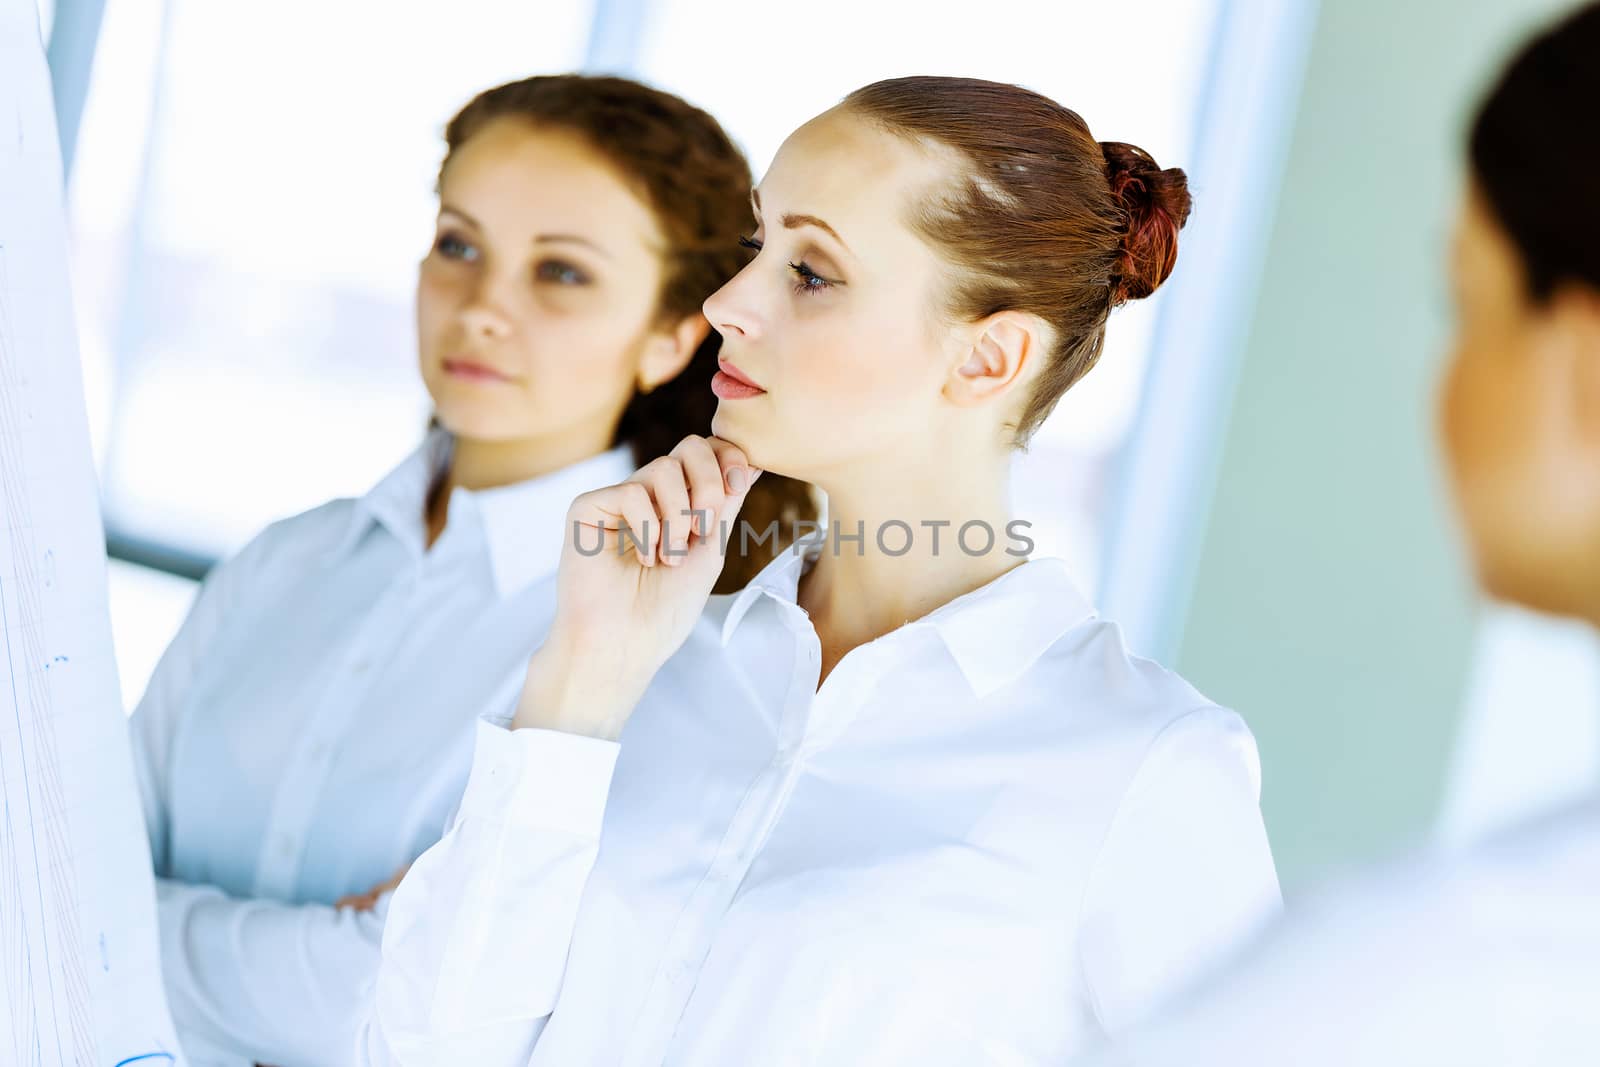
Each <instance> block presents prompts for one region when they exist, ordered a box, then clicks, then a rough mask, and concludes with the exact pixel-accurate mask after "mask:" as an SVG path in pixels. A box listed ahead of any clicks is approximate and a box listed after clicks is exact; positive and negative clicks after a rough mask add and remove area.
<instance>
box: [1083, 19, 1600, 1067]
mask: <svg viewBox="0 0 1600 1067" xmlns="http://www.w3.org/2000/svg"><path fill="white" fill-rule="evenodd" d="M1597 105H1600V5H1597V4H1589V5H1587V6H1585V7H1584V8H1582V9H1580V10H1579V11H1578V12H1576V13H1575V14H1573V15H1571V16H1570V17H1569V18H1568V19H1567V20H1566V21H1564V22H1562V23H1561V24H1560V25H1558V26H1556V27H1555V28H1553V29H1551V30H1549V31H1547V32H1546V33H1544V34H1543V35H1541V36H1540V37H1538V38H1537V39H1536V40H1534V41H1533V42H1532V43H1531V44H1529V45H1528V46H1527V47H1526V48H1525V49H1524V50H1523V52H1522V53H1521V54H1520V55H1519V56H1518V57H1517V58H1516V60H1515V62H1513V63H1512V64H1511V66H1510V68H1509V69H1508V70H1507V71H1506V72H1505V74H1504V75H1503V76H1502V77H1501V79H1500V81H1499V83H1498V84H1497V85H1496V86H1495V88H1494V89H1493V91H1492V92H1491V93H1490V94H1489V97H1488V99H1487V101H1486V102H1485V103H1484V104H1483V106H1482V108H1481V110H1480V111H1479V112H1478V115H1477V118H1476V121H1475V124H1474V126H1473V130H1472V136H1471V142H1470V181H1469V184H1468V189H1467V193H1466V196H1465V198H1464V200H1463V203H1462V206H1461V210H1460V216H1459V220H1458V223H1457V227H1456V238H1455V248H1454V255H1453V257H1452V262H1451V273H1452V278H1453V290H1454V297H1455V300H1454V302H1455V319H1456V334H1455V342H1454V345H1453V346H1452V351H1451V355H1450V362H1449V367H1448V370H1447V371H1446V373H1445V377H1444V382H1443V388H1442V389H1441V391H1440V403H1439V416H1440V417H1439V422H1440V430H1441V438H1442V440H1443V445H1444V452H1445V455H1446V457H1447V459H1448V465H1449V473H1450V479H1451V484H1452V487H1453V489H1454V491H1455V498H1456V501H1457V504H1458V508H1459V513H1460V518H1461V524H1462V528H1463V530H1464V532H1465V534H1466V538H1467V542H1468V545H1469V547H1470V551H1471V555H1472V558H1473V561H1474V564H1475V567H1476V571H1477V577H1478V582H1479V584H1480V586H1481V587H1482V588H1483V591H1484V592H1485V593H1486V594H1488V595H1489V596H1492V597H1496V598H1499V599H1502V600H1507V601H1510V602H1512V603H1516V604H1521V605H1523V606H1525V607H1529V608H1532V609H1534V610H1537V611H1542V612H1548V613H1551V614H1555V615H1563V616H1569V617H1572V618H1577V619H1582V620H1585V621H1587V622H1589V623H1590V624H1592V625H1594V626H1595V627H1597V628H1600V119H1597V118H1596V107H1597ZM1095 1062H1096V1063H1097V1064H1104V1065H1106V1067H1112V1065H1115V1067H1179V1065H1182V1067H1209V1065H1217V1067H1221V1065H1224V1064H1226V1065H1228V1067H1251V1065H1261V1067H1269V1065H1270V1067H1285V1065H1288V1064H1293V1065H1295V1067H1324V1065H1326V1067H1335V1065H1337V1067H1354V1065H1356V1064H1360V1065H1362V1067H1387V1065H1393V1067H1424V1065H1433V1064H1439V1065H1449V1067H1480V1065H1481V1067H1511V1065H1516V1067H1535V1065H1537V1067H1577V1065H1579V1064H1595V1063H1600V797H1597V796H1591V797H1589V798H1587V799H1585V800H1582V801H1579V802H1578V803H1575V804H1573V805H1571V806H1570V807H1566V808H1563V809H1562V810H1558V811H1552V812H1549V813H1547V814H1546V815H1545V816H1544V817H1543V818H1541V819H1539V820H1536V821H1534V822H1531V823H1529V824H1525V825H1523V826H1521V827H1519V828H1516V829H1514V830H1511V831H1508V832H1506V833H1503V834H1501V835H1498V836H1497V837H1496V838H1494V839H1493V840H1491V841H1488V842H1486V843H1485V844H1484V845H1482V846H1481V847H1479V848H1478V849H1476V850H1475V851H1473V852H1471V853H1468V854H1467V855H1465V856H1463V857H1460V858H1458V859H1455V860H1453V861H1450V862H1448V863H1440V864H1436V865H1433V866H1428V865H1423V864H1417V865H1414V866H1410V867H1406V866H1397V867H1396V868H1395V869H1393V870H1391V871H1388V872H1386V873H1384V874H1383V875H1382V876H1379V877H1375V878H1373V879H1371V880H1369V881H1367V882H1365V883H1359V884H1352V885H1350V886H1348V887H1346V888H1345V889H1344V890H1343V891H1342V892H1329V893H1327V894H1325V895H1324V896H1323V897H1322V898H1320V900H1319V901H1318V902H1316V903H1314V904H1313V905H1312V906H1310V907H1307V908H1304V909H1302V910H1300V911H1298V912H1297V913H1296V914H1295V916H1294V918H1293V919H1292V920H1289V921H1287V922H1285V923H1284V924H1283V925H1282V926H1281V927H1280V928H1279V930H1278V931H1277V932H1276V934H1275V935H1274V936H1273V937H1271V938H1269V939H1268V940H1267V941H1266V942H1265V943H1264V944H1263V945H1262V946H1261V947H1260V949H1259V950H1258V951H1257V952H1255V953H1254V954H1252V955H1251V956H1249V957H1248V958H1247V959H1245V960H1244V961H1243V962H1242V963H1241V964H1240V965H1239V966H1238V967H1237V968H1236V969H1234V970H1233V971H1232V972H1230V973H1228V974H1226V975H1224V976H1223V977H1222V978H1221V979H1210V980H1207V981H1206V982H1205V983H1204V985H1202V986H1201V987H1199V988H1198V991H1197V993H1196V994H1195V995H1194V996H1193V997H1191V998H1188V999H1186V1000H1183V1001H1181V1002H1180V1003H1179V1005H1178V1006H1176V1007H1175V1008H1174V1010H1173V1013H1172V1014H1171V1016H1170V1017H1168V1019H1167V1020H1166V1021H1165V1022H1164V1023H1163V1024H1161V1025H1158V1026H1152V1027H1151V1028H1149V1029H1148V1030H1147V1031H1145V1032H1143V1033H1140V1034H1138V1035H1137V1036H1133V1037H1130V1038H1128V1039H1126V1040H1125V1041H1124V1042H1123V1043H1122V1044H1121V1045H1119V1046H1118V1047H1117V1049H1116V1051H1115V1052H1114V1053H1110V1054H1108V1055H1106V1057H1105V1058H1104V1059H1103V1060H1096V1061H1095Z"/></svg>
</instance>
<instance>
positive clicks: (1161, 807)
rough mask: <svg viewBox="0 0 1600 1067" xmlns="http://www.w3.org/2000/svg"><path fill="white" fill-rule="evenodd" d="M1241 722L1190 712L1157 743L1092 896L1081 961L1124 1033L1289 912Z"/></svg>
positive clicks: (1108, 1024)
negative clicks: (1269, 923)
mask: <svg viewBox="0 0 1600 1067" xmlns="http://www.w3.org/2000/svg"><path fill="white" fill-rule="evenodd" d="M1260 781H1261V779H1260V763H1259V758H1258V756H1257V753H1256V747H1255V741H1254V739H1253V738H1252V737H1251V735H1250V732H1249V730H1248V728H1246V726H1245V724H1244V722H1243V720H1241V719H1240V718H1239V716H1237V715H1235V714H1234V713H1233V712H1231V711H1227V710H1225V709H1223V708H1217V707H1211V708H1204V709H1201V710H1199V711H1194V712H1190V713H1188V714H1186V715H1184V716H1182V717H1181V718H1179V719H1177V720H1176V721H1174V722H1173V723H1172V724H1171V725H1169V726H1167V727H1166V728H1165V729H1163V730H1162V732H1161V733H1160V734H1159V735H1158V736H1157V737H1156V739H1155V740H1154V741H1153V742H1152V744H1151V746H1150V749H1149V751H1148V752H1147V753H1146V754H1145V757H1144V759H1143V761H1142V762H1141V764H1140V766H1139V768H1138V770H1137V771H1136V772H1135V774H1134V777H1133V780H1132V782H1131V783H1130V785H1129V787H1128V790H1127V792H1126V794H1125V795H1124V797H1123V799H1122V802H1121V804H1120V805H1119V807H1118V809H1117V812H1116V814H1115V815H1114V816H1113V818H1112V821H1111V824H1110V828H1109V829H1108V831H1107V833H1106V837H1105V840H1104V842H1103V843H1102V845H1101V847H1100V851H1099V854H1098V856H1097V857H1096V859H1095V863H1094V866H1093V868H1092V869H1091V871H1090V875H1089V882H1088V886H1087V889H1086V891H1085V896H1084V903H1083V910H1082V919H1081V924H1080V938H1079V946H1080V949H1079V950H1080V954H1081V957H1080V962H1081V965H1082V967H1083V972H1084V976H1085V982H1086V985H1087V988H1088V990H1089V995H1090V998H1091V1001H1092V1005H1093V1008H1094V1011H1095V1014H1096V1016H1097V1018H1098V1020H1099V1022H1100V1024H1101V1026H1102V1027H1103V1028H1104V1029H1105V1030H1106V1031H1108V1032H1112V1033H1115V1032H1117V1031H1119V1030H1121V1029H1123V1028H1124V1027H1126V1026H1128V1025H1129V1024H1130V1023H1132V1022H1134V1021H1136V1020H1137V1019H1138V1018H1139V1017H1140V1016H1142V1015H1144V1014H1145V1013H1146V1012H1148V1011H1149V1010H1150V1009H1152V1008H1153V1007H1155V1006H1156V1005H1157V1004H1158V1003H1159V1002H1160V1001H1161V1000H1162V999H1164V998H1166V997H1168V996H1170V995H1172V994H1174V993H1176V992H1177V991H1178V990H1180V989H1182V988H1183V987H1185V986H1186V985H1188V984H1189V983H1190V982H1191V981H1192V980H1193V979H1194V978H1196V977H1197V976H1199V975H1201V974H1202V973H1204V972H1206V971H1209V970H1211V969H1213V968H1214V967H1215V966H1217V965H1218V964H1219V963H1221V962H1222V961H1224V960H1225V959H1227V958H1228V957H1230V956H1232V955H1233V954H1234V952H1235V951H1237V950H1238V949H1239V947H1240V946H1241V944H1242V943H1243V942H1244V941H1246V940H1249V939H1252V938H1253V937H1254V936H1255V935H1256V934H1258V933H1259V932H1260V930H1261V929H1262V928H1263V927H1264V926H1265V925H1266V924H1267V923H1268V922H1269V921H1270V920H1271V919H1273V918H1275V917H1276V916H1277V915H1278V914H1279V913H1280V912H1281V910H1282V907H1283V900H1282V896H1281V895H1280V893H1279V889H1278V879H1277V872H1276V870H1275V868H1274V866H1273V862H1272V852H1271V849H1270V847H1269V846H1268V843H1267V834H1266V828H1265V826H1264V825H1263V823H1262V820H1261V810H1260Z"/></svg>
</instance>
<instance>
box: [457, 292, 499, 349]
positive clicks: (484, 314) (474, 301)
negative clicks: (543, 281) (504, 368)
mask: <svg viewBox="0 0 1600 1067" xmlns="http://www.w3.org/2000/svg"><path fill="white" fill-rule="evenodd" d="M461 323H462V325H463V326H465V327H466V330H467V333H468V335H469V336H472V337H481V338H486V339H494V340H500V339H503V338H505V337H507V336H509V335H510V333H511V316H510V315H508V314H507V313H506V310H505V308H504V306H503V304H502V302H501V300H500V298H499V294H498V293H497V292H496V290H495V287H494V284H493V283H492V282H490V281H485V282H484V283H483V284H481V285H479V286H478V287H477V288H476V289H475V290H474V291H473V292H472V293H471V294H470V295H469V297H468V299H467V303H466V304H465V305H464V306H463V307H462V308H461Z"/></svg>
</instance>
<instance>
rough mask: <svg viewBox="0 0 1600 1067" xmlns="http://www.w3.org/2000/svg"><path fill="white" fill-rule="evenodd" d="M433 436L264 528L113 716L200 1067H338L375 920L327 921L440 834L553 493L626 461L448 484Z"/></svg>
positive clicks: (534, 619) (620, 451)
mask: <svg viewBox="0 0 1600 1067" xmlns="http://www.w3.org/2000/svg"><path fill="white" fill-rule="evenodd" d="M449 449H450V438H449V436H448V435H446V434H443V433H442V432H439V431H434V432H432V433H430V434H429V435H428V437H427V439H426V441H425V442H424V443H423V445H422V446H421V447H420V448H418V450H417V451H416V452H415V453H414V454H413V455H412V456H411V457H410V458H408V459H407V460H406V461H405V462H404V463H402V464H401V465H400V466H399V467H398V468H396V469H395V470H394V471H393V472H392V473H391V474H389V475H388V476H387V477H385V478H384V479H383V480H382V481H381V482H379V483H378V485H377V486H375V487H374V488H373V489H372V490H371V492H369V493H368V494H367V495H366V496H364V497H361V498H359V499H354V500H350V499H345V500H336V501H332V502H330V503H328V504H325V505H323V506H322V507H319V508H316V509H314V510H312V511H309V512H306V513H305V514H302V515H299V516H296V517H294V518H291V519H287V520H284V521H282V522H278V523H275V524H273V525H272V526H270V527H268V528H267V529H266V530H265V531H263V532H262V533H261V534H260V535H258V536H257V537H256V538H255V539H254V540H253V541H251V542H250V544H249V545H248V546H246V547H245V548H244V549H243V550H242V551H241V552H240V553H239V554H238V555H237V556H235V557H234V558H232V559H229V560H227V561H226V562H224V563H222V564H220V565H219V566H218V567H216V568H215V569H214V570H213V572H212V573H211V574H210V575H209V576H208V577H207V580H206V582H205V583H204V585H203V586H202V588H201V590H200V592H199V594H198V595H197V597H196V600H195V603H194V605H193V606H192V608H191V609H190V613H189V615H188V617H187V619H186V620H185V622H184V624H183V626H182V628H181V629H180V631H179V632H178V635H177V637H176V638H175V639H174V640H173V642H172V644H171V646H170V647H169V648H168V649H167V651H166V653H165V655H164V656H163V657H162V660H161V662H160V664H159V665H158V667H157V669H156V671H155V673H154V675H153V677H152V679H151V682H150V685H149V688H148V690H147V691H146V693H145V696H144V698H143V700H142V701H141V702H140V704H139V706H138V708H137V709H136V710H135V712H134V715H133V718H132V731H133V738H134V750H135V755H136V761H135V762H136V766H137V768H138V771H139V777H140V784H141V791H142V793H143V799H144V807H145V817H146V823H147V826H148V829H149V833H150V844H151V850H152V853H153V858H154V861H155V870H156V874H157V876H158V883H157V890H158V894H157V895H158V900H159V905H160V925H161V935H162V957H163V959H162V962H163V966H164V969H165V974H166V985H167V993H168V997H169V999H170V1001H171V1005H172V1010H173V1014H174V1016H175V1018H176V1021H177V1024H178V1027H179V1031H180V1035H181V1038H182V1040H183V1042H184V1045H185V1048H186V1050H188V1051H189V1053H190V1058H191V1060H192V1061H193V1062H195V1063H197V1064H213V1063H217V1064H224V1063H225V1064H249V1063H251V1062H253V1061H256V1060H260V1061H262V1062H268V1063H279V1064H284V1065H285V1067H303V1065H316V1064H344V1063H348V1062H349V1058H350V1049H351V1047H352V1044H353V1042H354V1040H355V1038H354V1034H355V1028H356V1026H357V1025H358V1024H359V1022H360V1020H361V1018H362V1017H363V1015H364V1014H365V1011H364V1009H365V1007H366V1005H367V1004H368V1003H369V1001H370V998H371V994H372V986H373V982H374V980H375V977H376V973H377V966H378V959H379V952H378V945H379V937H380V934H381V920H380V917H379V916H377V915H374V914H358V913H353V912H350V911H344V912H336V911H335V910H334V909H333V908H332V907H331V905H332V903H333V902H334V901H335V900H337V899H338V898H339V897H341V896H345V895H348V894H351V893H362V892H366V891H367V890H370V889H372V888H373V887H374V886H376V885H378V884H380V883H382V882H385V881H387V880H388V879H389V878H390V877H391V876H392V875H393V874H394V873H395V872H396V871H397V870H398V869H399V868H400V867H401V866H402V865H403V864H405V863H408V862H409V861H411V860H412V859H414V858H415V857H416V856H418V855H419V854H420V853H421V852H422V851H423V850H424V849H426V848H427V847H428V846H429V845H431V844H433V843H434V841H436V840H437V839H438V837H439V835H440V834H441V833H443V831H444V828H445V824H446V822H447V821H448V819H449V816H450V813H451V812H452V811H453V810H454V808H455V807H456V805H457V803H458V802H459V800H460V797H461V790H462V788H463V787H464V785H465V782H466V779H467V772H468V768H469V766H470V764H471V756H472V745H473V729H474V727H473V722H474V720H475V719H476V718H477V717H478V715H479V714H480V713H482V712H483V711H484V710H485V709H488V708H498V707H503V706H504V705H505V703H506V701H508V700H514V699H515V694H516V693H517V692H518V691H519V689H520V687H521V683H522V680H523V678H524V676H525V675H526V671H527V660H528V657H529V655H530V654H531V653H532V650H533V649H534V648H536V647H537V646H538V644H539V643H540V642H541V641H542V640H543V637H544V632H545V630H546V628H547V627H548V625H549V621H550V618H551V616H552V613H553V611H554V591H555V569H556V564H557V562H558V560H559V558H560V551H561V544H562V530H561V526H562V519H563V517H564V516H565V514H566V511H567V508H568V507H569V506H570V505H571V503H572V499H573V498H574V497H575V496H577V495H579V494H580V493H583V492H587V491H588V490H590V489H594V488H597V487H599V486H602V485H608V484H611V483H614V482H618V481H622V480H623V479H625V478H626V477H627V476H628V475H629V474H630V473H631V472H632V470H633V466H634V465H633V462H632V457H631V454H630V452H629V450H628V449H627V448H626V447H618V448H615V449H613V450H611V451H609V452H606V453H602V454H600V455H597V456H594V457H591V458H590V459H587V460H584V461H582V462H579V463H577V464H573V465H571V466H569V467H567V468H565V469H563V470H560V471H556V472H554V473H552V474H549V475H547V476H545V477H541V478H537V479H533V480H531V481H528V482H524V483H521V484H518V485H512V486H506V487H503V488H497V489H490V490H483V491H477V492H473V491H469V490H466V489H460V488H458V489H456V490H454V491H453V493H452V495H451V497H450V502H449V521H448V525H447V526H446V528H445V529H444V531H443V533H442V534H441V535H440V537H439V538H438V540H437V541H436V542H435V543H434V545H433V546H432V548H431V550H425V549H424V539H425V536H426V534H425V527H424V515H423V511H424V500H425V497H426V494H427V491H428V487H429V485H430V484H431V483H432V481H433V479H434V477H435V476H436V474H437V473H438V472H439V471H440V470H441V469H442V465H443V464H444V463H445V462H446V461H447V458H448V454H449Z"/></svg>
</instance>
